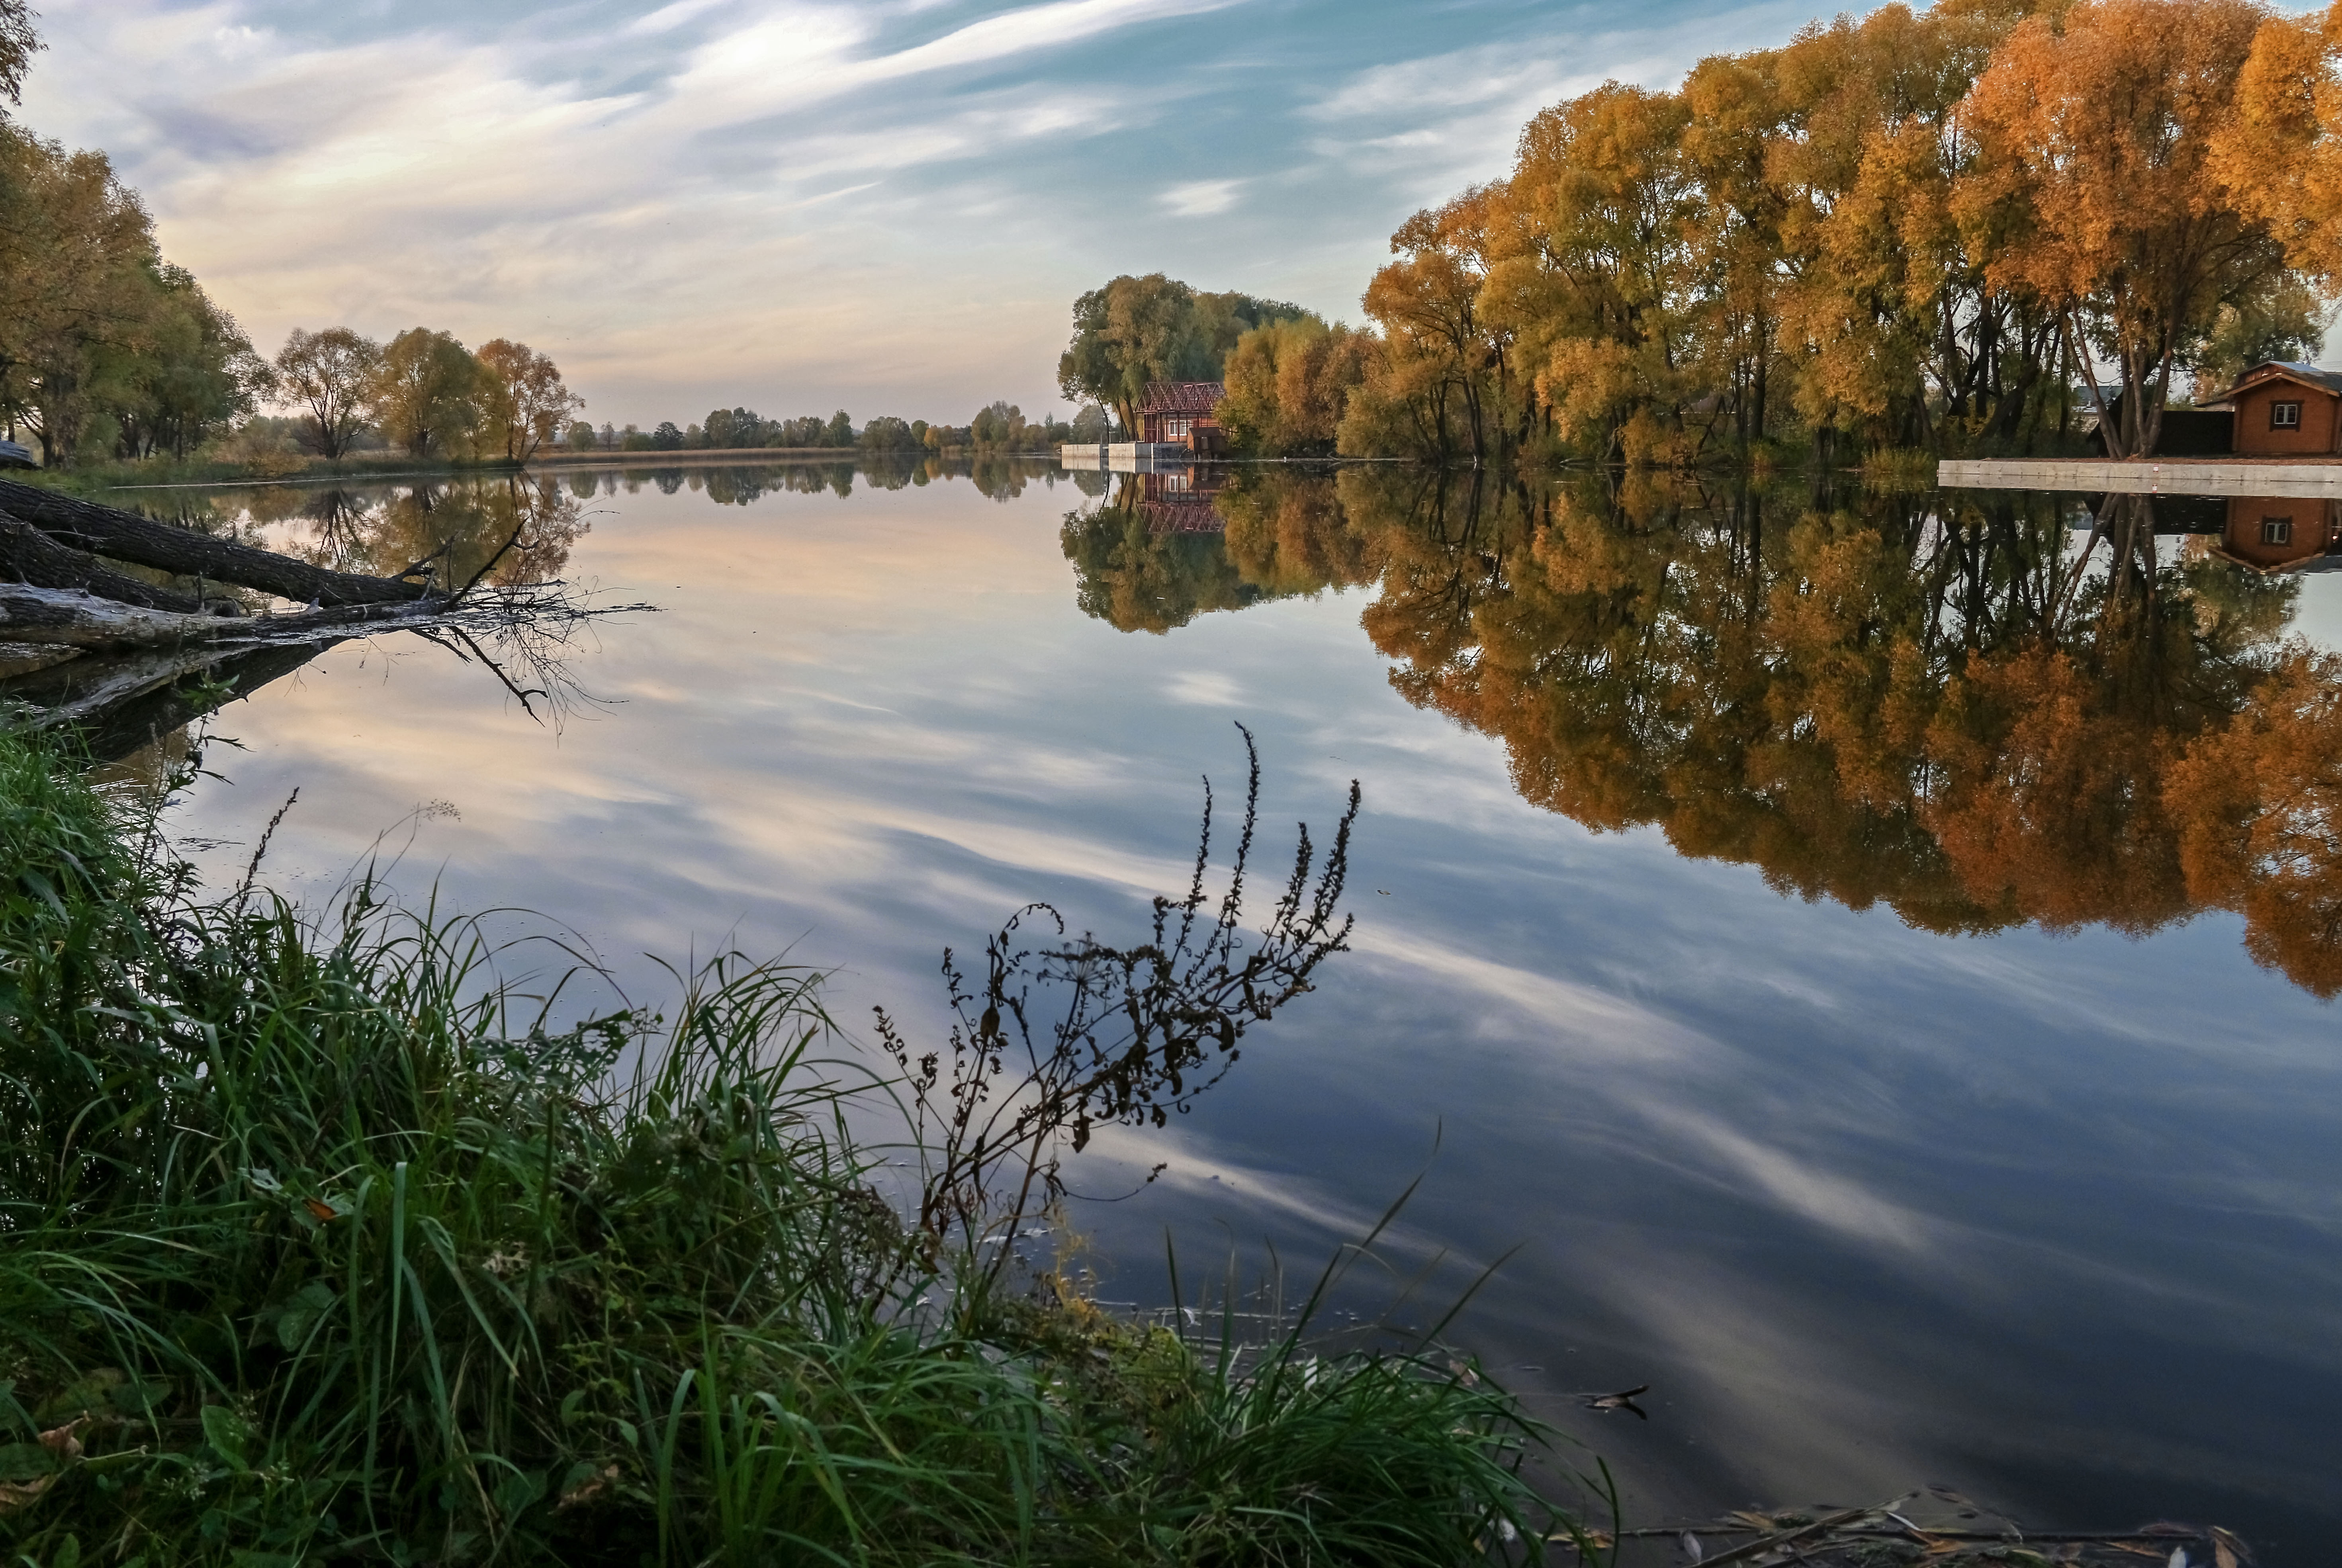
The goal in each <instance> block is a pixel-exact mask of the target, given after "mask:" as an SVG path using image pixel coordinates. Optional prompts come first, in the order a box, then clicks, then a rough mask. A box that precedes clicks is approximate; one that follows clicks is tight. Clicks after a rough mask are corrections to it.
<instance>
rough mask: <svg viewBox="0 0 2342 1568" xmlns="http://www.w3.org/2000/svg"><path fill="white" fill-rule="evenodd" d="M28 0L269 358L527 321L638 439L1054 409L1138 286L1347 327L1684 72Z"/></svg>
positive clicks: (365, 11) (953, 24) (1503, 13)
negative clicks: (678, 413) (647, 433)
mask: <svg viewBox="0 0 2342 1568" xmlns="http://www.w3.org/2000/svg"><path fill="white" fill-rule="evenodd" d="M1663 3H1665V4H1669V5H1673V6H1675V7H1676V8H1677V9H1692V10H1696V8H1697V0H1663ZM1239 7H1241V12H1242V15H1241V21H1240V22H1239V21H1236V20H1235V15H1236V12H1237V11H1238V10H1239ZM43 9H44V12H45V16H44V18H43V23H42V25H43V28H44V30H45V35H46V36H47V38H48V40H49V42H50V44H51V47H50V49H49V51H48V52H47V53H45V54H44V55H41V56H40V57H39V59H38V61H37V62H36V64H35V69H34V73H33V76H32V80H31V82H30V83H29V85H28V93H27V99H26V105H25V119H26V120H27V121H28V122H29V123H31V124H32V125H33V126H35V127H37V128H39V129H40V130H42V131H44V132H45V133H46V134H50V135H56V136H64V137H65V138H66V139H67V140H69V141H71V142H73V143H75V144H76V145H80V146H103V147H105V148H106V149H107V150H108V151H109V152H110V153H112V154H113V155H114V156H115V160H116V164H117V166H118V167H120V168H121V169H122V171H123V172H124V174H125V177H127V178H128V179H129V180H130V181H131V182H132V183H134V184H135V185H136V186H139V188H140V189H141V190H142V192H143V193H144V194H145V196H146V198H147V200H148V202H149V205H150V206H151V208H152V210H153V211H154V212H155V215H156V216H157V220H158V224H159V227H160V231H161V235H162V238H163V242H164V245H165V249H166V251H167V252H168V253H169V254H170V255H171V256H172V257H173V259H175V260H176V261H179V262H182V263H184V264H185V265H186V266H190V267H192V268H193V269H194V270H195V273H196V274H197V276H200V277H202V278H203V279H204V281H205V286H207V287H209V288H210V289H212V290H213V291H214V293H215V295H216V296H217V297H219V298H220V299H221V301H222V303H224V304H225V305H226V306H228V307H229V308H231V309H233V310H235V312H236V313H237V314H238V316H239V317H241V318H242V319H243V321H244V322H245V326H246V327H247V328H248V329H250V330H251V331H252V332H253V334H254V335H255V337H256V338H258V339H259V340H261V342H262V343H263V346H264V347H267V346H271V345H273V344H274V343H275V341H277V340H280V339H281V338H282V337H283V335H284V334H285V332H286V331H287V330H289V329H290V328H291V327H295V326H304V327H316V326H319V325H322V324H324V323H325V322H327V321H334V320H346V321H348V322H349V323H350V324H351V325H354V326H357V327H361V328H362V329H364V330H367V331H370V332H376V333H381V332H388V331H395V330H397V329H399V328H402V327H408V326H412V325H415V323H416V322H418V321H428V322H430V323H432V324H433V325H435V326H444V327H449V328H450V329H452V330H455V332H457V333H458V334H459V335H462V336H465V337H481V336H491V335H496V334H518V335H520V336H523V337H526V338H527V339H528V340H529V341H531V342H533V343H535V344H537V345H538V346H539V347H546V348H548V349H550V350H551V351H552V352H554V353H555V357H557V358H559V359H560V360H561V362H562V363H563V365H564V366H565V367H572V374H573V378H582V381H583V390H584V391H585V392H586V396H587V397H588V398H589V399H591V400H592V404H593V407H592V412H593V413H595V414H596V415H597V416H600V417H613V418H616V419H618V420H620V421H622V422H623V421H625V420H626V419H630V418H632V419H637V420H643V419H653V418H658V417H667V416H668V415H670V414H671V413H673V412H674V409H675V408H676V407H686V408H687V407H693V406H699V407H705V406H706V404H708V403H711V402H725V403H731V402H735V401H744V400H745V401H751V402H756V401H763V402H770V403H775V404H781V403H787V404H790V405H795V404H796V403H798V402H802V403H803V404H804V406H805V407H814V406H816V405H820V406H823V407H836V406H837V404H838V403H841V402H843V403H846V404H848V405H849V406H850V407H856V409H857V410H858V409H859V407H861V406H862V405H863V404H865V403H868V402H870V401H871V400H873V399H876V401H878V402H882V403H884V404H886V406H888V407H902V408H909V407H913V405H914V404H917V405H918V406H920V407H926V406H927V404H926V401H925V400H926V399H928V398H932V399H933V400H934V402H935V406H936V407H955V406H958V405H966V406H969V407H973V406H975V404H976V403H977V402H982V401H988V400H989V399H990V398H991V397H1000V396H1006V397H1011V398H1013V399H1016V400H1018V401H1020V402H1021V403H1023V405H1024V406H1025V407H1027V408H1028V409H1038V408H1040V407H1046V406H1047V405H1049V404H1051V403H1053V402H1054V401H1055V392H1054V381H1055V376H1054V370H1055V364H1056V353H1057V350H1058V349H1059V348H1060V347H1062V343H1063V335H1064V331H1065V326H1064V323H1065V311H1066V304H1067V302H1068V301H1069V300H1070V299H1071V298H1072V297H1073V296H1074V295H1075V294H1076V293H1078V292H1080V290H1082V289H1083V288H1086V287H1089V286H1095V285H1096V282H1097V281H1098V280H1099V279H1100V278H1102V277H1105V276H1112V275H1113V274H1114V273H1116V272H1119V271H1152V270H1156V269H1158V268H1161V269H1166V270H1170V271H1172V272H1174V273H1176V274H1178V275H1180V276H1187V277H1189V278H1190V280H1191V281H1194V282H1196V283H1197V284H1199V285H1203V286H1215V287H1244V288H1246V289H1249V290H1252V291H1255V292H1259V293H1266V294H1272V295H1274V296H1276V297H1280V298H1295V299H1299V300H1301V301H1303V302H1304V303H1306V304H1310V305H1312V306H1315V307H1317V308H1319V309H1322V310H1324V311H1326V314H1328V315H1329V316H1343V315H1350V316H1355V314H1356V292H1357V290H1358V288H1359V287H1360V286H1363V283H1364V280H1365V278H1366V276H1367V275H1368V274H1369V273H1370V272H1371V271H1372V269H1373V267H1374V266H1375V265H1376V262H1377V259H1378V253H1379V252H1380V250H1381V241H1382V238H1383V236H1385V235H1386V234H1387V233H1388V232H1389V231H1390V228H1391V226H1393V224H1394V223H1395V222H1396V220H1397V219H1398V218H1399V217H1403V216H1405V213H1406V210H1407V209H1408V208H1410V207H1412V206H1416V205H1419V204H1420V203H1421V202H1422V201H1424V200H1426V199H1430V198H1431V197H1432V196H1434V195H1435V194H1436V192H1437V191H1439V190H1440V189H1441V188H1443V186H1445V185H1448V184H1454V183H1457V182H1458V181H1460V180H1462V179H1465V178H1486V177H1489V176H1492V175H1495V174H1496V173H1499V172H1501V169H1502V166H1503V164H1504V162H1505V161H1506V155H1507V153H1508V151H1509V148H1510V145H1511V140H1512V137H1513V136H1514V135H1515V134H1516V131H1517V129H1518V121H1519V119H1520V118H1522V117H1525V116H1526V113H1527V112H1529V111H1530V110H1531V109H1533V108H1534V107H1536V105H1537V104H1538V103H1539V102H1540V101H1542V100H1543V99H1545V98H1546V97H1547V96H1549V95H1553V94H1555V93H1556V92H1558V91H1560V90H1562V89H1563V88H1565V87H1566V86H1568V85H1573V84H1579V83H1583V82H1587V81H1592V80H1595V79H1598V76H1599V75H1602V74H1605V73H1607V72H1610V71H1613V70H1616V69H1621V68H1632V69H1634V70H1636V71H1640V70H1642V69H1643V68H1644V67H1643V63H1644V62H1648V61H1658V60H1660V59H1662V58H1663V57H1672V56H1671V55H1670V54H1669V49H1670V48H1677V47H1681V46H1682V45H1679V44H1676V45H1668V46H1666V47H1658V48H1656V49H1655V46H1654V44H1653V40H1654V38H1656V37H1658V36H1659V35H1660V34H1661V28H1660V26H1659V21H1658V19H1655V21H1654V30H1653V32H1652V33H1650V34H1645V35H1635V36H1634V37H1632V38H1628V37H1625V36H1623V35H1606V36H1604V37H1598V38H1581V39H1577V40H1576V41H1575V42H1573V40H1572V39H1571V38H1570V37H1569V36H1568V35H1566V34H1565V33H1564V32H1561V31H1557V30H1556V26H1555V24H1554V23H1553V22H1552V21H1551V20H1550V19H1549V18H1546V19H1535V18H1527V17H1525V15H1523V14H1522V13H1520V12H1518V11H1517V10H1516V8H1514V7H1512V6H1510V5H1505V4H1501V3H1499V0H1461V3H1460V5H1458V6H1456V7H1450V8H1445V9H1443V10H1442V11H1440V12H1439V13H1437V14H1436V15H1433V14H1431V13H1429V12H1426V11H1424V10H1422V9H1420V8H1416V7H1412V6H1407V5H1402V4H1398V3H1397V0H1291V3H1288V4H1283V5H1277V6H1263V5H1244V0H1045V3H1043V4H1037V5H1017V4H1007V3H1003V0H946V3H940V4H930V3H927V0H896V3H894V4H886V5H866V4H845V3H839V0H758V3H757V4H756V5H747V4H743V3H740V0H669V3H666V4H657V3H656V0H638V3H637V4H636V5H632V6H626V5H612V6H609V7H608V9H616V10H619V11H622V12H624V11H629V10H630V11H631V12H632V15H630V16H629V15H616V16H610V15H607V10H604V9H597V10H596V15H602V16H604V17H605V18H606V19H605V21H604V23H603V25H602V26H601V27H600V29H599V30H598V31H596V32H590V33H589V32H586V31H583V30H581V28H580V27H579V26H578V25H576V24H577V19H578V15H580V8H579V7H578V6H576V5H574V4H562V3H555V0H545V3H543V4H539V5H527V4H519V5H512V6H493V7H491V6H475V7H471V8H468V9H466V8H462V7H455V6H452V5H443V6H434V7H431V8H430V11H429V13H428V15H429V17H430V19H429V20H428V21H427V22H421V23H408V22H405V21H403V20H402V18H403V17H405V16H407V15H412V13H411V12H410V11H408V10H405V9H401V10H396V11H393V10H388V9H385V8H383V7H378V6H364V7H349V8H342V9H333V8H325V9H320V8H317V7H312V6H303V5H290V4H286V3H285V0H47V3H46V4H45V5H44V7H43ZM1732 15H1738V13H1732ZM1524 28H1526V29H1528V31H1526V32H1523V31H1522V29H1524ZM1683 36H1693V35H1683ZM1696 36H1698V37H1700V38H1701V39H1702V40H1703V42H1707V41H1710V40H1711V39H1712V36H1713V35H1711V34H1706V33H1702V34H1698V35H1696ZM613 37H616V38H619V39H621V40H623V42H622V44H621V45H620V46H619V47H617V48H615V49H614V48H613V47H612V46H611V39H612V38H613ZM1271 60H1274V61H1292V62H1303V63H1304V64H1301V65H1297V66H1294V67H1292V68H1289V69H1288V68H1286V67H1283V66H1280V67H1278V68H1277V69H1276V70H1274V71H1271V70H1266V69H1264V68H1263V66H1262V64H1261V63H1262V62H1263V61H1271ZM1622 63H1623V64H1622ZM1650 68H1651V69H1653V70H1657V69H1660V68H1661V67H1660V66H1659V65H1652V66H1651V67H1650ZM1206 171H1208V172H1206ZM1270 189H1275V190H1276V192H1277V193H1278V199H1277V200H1276V201H1275V202H1270V201H1267V200H1265V199H1263V193H1264V192H1266V191H1267V190H1270ZM1134 196H1136V200H1134V199H1133V198H1134Z"/></svg>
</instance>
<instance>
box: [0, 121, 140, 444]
mask: <svg viewBox="0 0 2342 1568" xmlns="http://www.w3.org/2000/svg"><path fill="white" fill-rule="evenodd" d="M160 265H161V257H160V256H158V255H157V253H156V251H155V236H154V225H153V223H152V221H151V220H150V219H149V217H148V216H147V214H146V208H145V204H144V203H142V202H141V201H140V200H139V198H138V195H137V193H136V192H135V191H133V190H131V189H130V188H129V187H128V186H125V185H123V184H122V183H121V181H120V180H119V179H117V178H116V177H115V172H114V166H113V165H112V164H111V163H110V162H108V161H107V159H106V157H105V155H104V154H103V153H95V152H67V151H66V150H65V148H64V147H63V146H59V145H58V144H57V143H55V142H51V141H45V140H43V139H41V138H40V137H37V136H33V135H31V134H30V133H28V132H26V131H25V130H24V129H22V128H21V127H19V126H15V125H13V124H0V294H5V297H6V300H7V308H6V309H5V311H0V405H5V411H6V417H7V418H8V420H9V422H10V423H12V424H15V425H18V426H21V427H30V429H31V430H32V432H33V433H34V435H35V437H36V438H37V439H38V440H39V442H40V444H41V448H42V455H43V460H44V461H45V462H47V463H51V464H58V463H65V462H68V461H70V460H71V459H72V458H73V457H74V455H75V451H76V449H77V448H78V447H79V446H80V445H81V441H82V437H83V434H84V432H85V429H86V428H87V427H89V425H90V422H91V420H92V419H93V417H96V416H98V415H100V414H101V413H103V412H104V410H105V406H106V404H107V402H108V401H109V399H110V398H113V397H118V396H119V395H121V394H122V393H123V392H125V390H126V388H125V387H124V386H123V384H122V381H121V375H122V372H124V371H125V370H126V369H127V367H128V365H129V363H130V361H131V360H132V359H134V358H135V356H136V355H137V354H138V353H139V352H140V351H141V350H142V349H144V348H145V347H147V346H148V345H149V343H150V342H151V341H152V333H153V329H154V327H155V307H156V306H157V304H158V299H157V294H158V290H157V288H156V286H155V285H156V281H157V280H156V271H157V268H158V267H159V266H160Z"/></svg>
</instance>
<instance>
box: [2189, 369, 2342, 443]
mask: <svg viewBox="0 0 2342 1568" xmlns="http://www.w3.org/2000/svg"><path fill="white" fill-rule="evenodd" d="M2206 407H2207V408H2214V409H2217V408H2223V407H2225V408H2227V409H2230V410H2232V411H2233V412H2234V414H2235V417H2236V423H2235V426H2234V429H2235V435H2234V436H2233V437H2232V441H2233V446H2232V447H2231V450H2233V451H2234V452H2235V453H2236V454H2237V456H2238V457H2333V456H2337V455H2342V371H2335V370H2320V369H2319V368H2318V367H2317V366H2315V365H2305V364H2300V363H2298V362H2296V361H2293V360H2288V359H2272V360H2270V361H2269V362H2268V363H2267V364H2266V365H2256V366H2254V367H2252V368H2251V369H2249V370H2247V371H2246V372H2245V373H2244V374H2243V375H2242V376H2240V377H2237V384H2236V385H2235V386H2234V387H2229V388H2228V390H2227V392H2226V393H2224V394H2223V395H2222V396H2221V397H2220V399H2219V401H2218V402H2217V403H2212V404H2208V405H2207V406H2206Z"/></svg>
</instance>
